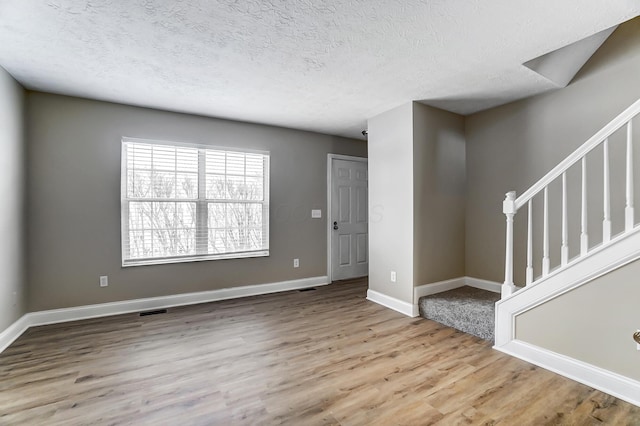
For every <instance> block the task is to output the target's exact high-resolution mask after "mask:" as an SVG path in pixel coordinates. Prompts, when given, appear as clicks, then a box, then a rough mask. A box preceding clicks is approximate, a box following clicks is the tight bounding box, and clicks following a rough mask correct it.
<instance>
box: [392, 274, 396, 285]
mask: <svg viewBox="0 0 640 426" xmlns="http://www.w3.org/2000/svg"><path fill="white" fill-rule="evenodd" d="M391 282H392V283H395V282H396V271H391Z"/></svg>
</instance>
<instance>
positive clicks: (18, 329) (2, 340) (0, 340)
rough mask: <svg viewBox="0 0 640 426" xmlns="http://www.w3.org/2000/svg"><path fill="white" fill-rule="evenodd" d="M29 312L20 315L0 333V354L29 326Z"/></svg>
mask: <svg viewBox="0 0 640 426" xmlns="http://www.w3.org/2000/svg"><path fill="white" fill-rule="evenodd" d="M28 315H29V314H25V315H23V316H21V317H20V318H19V319H18V320H17V321H16V322H14V323H13V324H11V325H10V326H9V327H7V328H6V329H5V330H4V331H3V332H2V333H0V354H1V353H2V352H3V351H4V350H5V349H7V348H8V347H9V345H11V344H12V343H13V342H14V341H15V340H16V339H17V338H18V337H20V336H21V335H22V333H24V332H25V331H27V329H28V328H29V318H28Z"/></svg>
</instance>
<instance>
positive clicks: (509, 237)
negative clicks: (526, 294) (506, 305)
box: [502, 99, 640, 299]
mask: <svg viewBox="0 0 640 426" xmlns="http://www.w3.org/2000/svg"><path fill="white" fill-rule="evenodd" d="M639 114H640V99H638V100H637V101H635V102H634V103H633V104H631V106H629V107H628V108H627V109H625V110H624V111H623V112H622V113H620V114H619V115H618V116H617V117H615V118H614V119H613V120H611V121H610V122H609V123H608V124H606V125H605V126H604V127H603V128H602V129H600V130H599V131H598V132H596V134H595V135H593V136H592V137H591V138H589V139H588V140H587V141H586V142H585V143H584V144H582V145H581V146H580V147H579V148H578V149H576V150H575V151H574V152H573V153H571V154H570V155H569V156H567V157H566V158H565V159H564V160H562V161H561V162H560V163H559V164H558V165H557V166H556V167H554V168H553V169H551V171H549V172H548V173H547V174H546V175H544V176H543V177H542V178H541V179H540V180H538V181H537V182H536V183H535V184H533V185H532V186H531V187H530V188H529V189H527V190H526V191H525V192H524V193H522V195H520V196H519V197H517V198H516V192H515V191H510V192H507V194H506V198H505V200H504V202H503V204H502V211H503V213H504V214H505V216H506V220H507V227H506V251H505V280H504V284H503V285H502V298H503V299H504V298H505V297H508V296H510V295H511V294H513V293H514V292H515V291H516V287H515V285H514V283H513V232H514V231H513V219H514V216H515V215H516V213H517V212H518V210H520V208H521V207H523V206H524V205H525V204H528V226H527V269H526V284H527V285H529V284H532V283H534V281H533V265H532V259H533V255H532V251H533V248H532V205H531V199H532V198H533V197H534V196H536V195H537V194H539V193H540V192H543V191H544V216H543V219H544V227H543V228H544V231H543V232H544V234H543V260H542V276H543V277H544V276H546V275H547V274H549V265H550V259H549V218H548V214H549V211H548V187H549V184H551V183H552V182H553V181H555V180H556V179H558V178H560V177H562V248H561V267H564V266H566V265H567V264H568V262H569V248H568V230H567V229H568V225H567V176H566V172H567V170H568V169H569V168H570V167H571V166H573V165H575V164H576V163H577V162H578V161H582V215H581V219H582V231H581V235H580V256H584V255H586V254H587V252H588V250H589V246H588V233H587V229H586V228H587V203H586V197H587V187H586V176H587V175H586V167H587V166H586V156H587V154H589V153H590V152H591V151H592V150H593V149H595V148H596V147H598V146H600V144H604V164H605V166H604V167H605V193H604V197H605V201H604V209H605V210H604V220H603V245H604V244H607V243H609V241H610V239H611V217H610V205H609V204H610V200H609V196H610V190H609V141H608V138H609V136H611V135H612V134H613V133H614V132H616V131H618V130H619V129H621V128H622V127H623V126H624V125H626V126H627V160H626V168H627V171H626V207H625V232H630V231H631V230H632V229H633V228H634V226H635V221H634V206H633V144H632V133H633V131H632V120H633V118H634V117H636V116H637V115H639Z"/></svg>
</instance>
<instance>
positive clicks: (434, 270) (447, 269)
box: [413, 103, 466, 303]
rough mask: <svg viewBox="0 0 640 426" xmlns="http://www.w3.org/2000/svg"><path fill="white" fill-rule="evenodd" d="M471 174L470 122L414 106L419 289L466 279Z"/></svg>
mask: <svg viewBox="0 0 640 426" xmlns="http://www.w3.org/2000/svg"><path fill="white" fill-rule="evenodd" d="M465 173H466V172H465V139H464V117H462V116H460V115H457V114H453V113H451V112H447V111H443V110H441V109H437V108H433V107H430V106H426V105H423V104H420V103H414V104H413V210H414V213H413V223H414V225H413V227H414V236H413V271H414V276H413V281H414V286H420V285H423V284H429V283H434V282H438V281H443V280H448V279H452V278H458V277H463V276H464V275H465V270H464V268H465V265H464V263H465V262H464V240H465V214H464V212H465V184H466V179H465ZM415 302H417V301H414V303H415Z"/></svg>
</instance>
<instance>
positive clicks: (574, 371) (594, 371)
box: [494, 100, 640, 405]
mask: <svg viewBox="0 0 640 426" xmlns="http://www.w3.org/2000/svg"><path fill="white" fill-rule="evenodd" d="M639 113H640V100H638V101H636V102H635V103H634V104H633V105H631V106H630V107H629V108H627V109H626V110H625V111H624V112H622V113H621V114H620V115H619V116H618V117H616V118H614V119H613V120H612V121H611V122H610V123H609V124H607V125H606V126H605V127H603V128H602V129H601V130H600V131H599V132H597V133H596V134H595V135H594V136H593V137H592V138H590V139H589V140H588V141H587V142H585V143H584V144H583V145H582V146H581V147H580V148H578V149H577V150H576V151H575V152H573V153H572V154H571V155H569V156H568V157H567V158H566V159H565V160H563V161H562V162H561V163H560V164H558V165H557V166H556V167H555V168H554V169H552V170H551V171H550V172H549V173H547V174H546V175H545V176H544V177H543V178H542V179H540V180H539V181H538V182H536V183H535V184H534V185H533V186H532V187H531V188H529V189H528V190H526V191H525V192H524V193H523V194H522V195H520V196H519V197H516V193H515V192H509V193H507V194H506V199H505V200H504V203H503V212H504V214H505V216H506V256H505V280H504V284H503V285H502V294H501V300H500V301H498V302H497V303H496V306H495V309H496V311H495V346H494V348H495V349H497V350H500V351H502V352H505V353H509V354H511V355H514V356H516V357H519V358H522V359H525V360H528V361H530V362H532V363H534V364H538V365H540V366H542V367H545V368H548V369H550V370H552V371H555V372H557V373H559V374H562V375H565V376H567V377H570V378H573V379H575V380H577V381H580V382H583V383H585V384H588V385H590V386H592V387H595V388H598V389H600V390H603V391H605V392H607V393H610V394H613V395H615V396H617V397H619V398H622V399H625V400H627V401H629V402H632V403H634V404H636V405H638V404H640V386H638V385H639V383H638V382H636V381H633V380H631V379H627V378H625V377H622V376H618V375H616V374H615V373H613V372H609V371H606V370H602V369H598V368H597V367H593V366H591V365H587V364H585V363H581V362H580V361H576V360H573V359H569V358H567V357H565V356H563V355H562V354H556V353H551V352H548V351H547V352H545V351H544V348H539V347H533V346H532V345H528V344H527V343H526V342H521V341H518V340H517V338H516V329H515V325H516V317H517V316H518V315H520V314H522V313H524V312H526V311H527V310H529V309H532V308H535V307H536V306H539V305H541V304H543V303H545V302H548V301H550V300H552V299H554V298H556V297H559V296H561V295H563V294H564V293H566V292H569V291H571V290H573V289H576V288H578V287H580V286H582V285H584V284H586V283H588V282H590V281H591V280H593V279H595V278H597V277H600V276H602V275H604V274H607V273H609V272H611V271H613V270H615V269H617V268H620V267H621V266H624V265H626V264H628V263H630V262H633V261H634V260H637V259H640V226H637V225H636V218H635V213H634V154H633V152H634V145H633V119H634V117H636V116H637V115H638V114H639ZM610 141H611V143H617V144H620V145H616V146H613V147H614V148H616V149H618V151H619V153H620V154H621V153H622V152H623V151H624V162H623V163H622V164H620V166H619V167H617V168H616V170H621V171H622V169H624V170H623V172H624V173H623V175H624V179H623V182H618V183H620V184H622V185H624V188H622V187H614V189H616V190H619V191H618V194H622V193H624V212H622V211H621V212H620V215H615V214H614V215H612V213H611V205H612V202H611V199H612V196H611V194H612V191H611V186H612V181H611V170H612V169H611V163H610V148H611V147H610ZM621 145H624V146H621ZM596 150H597V152H596V153H594V151H596ZM618 151H617V152H618ZM596 155H597V156H598V157H601V158H602V160H599V159H598V160H599V161H602V163H601V166H600V164H598V170H597V171H596V173H597V174H595V173H594V172H590V170H589V169H588V167H587V166H588V165H593V164H594V162H593V160H594V159H595V156H596ZM591 156H593V157H591ZM591 167H593V166H591ZM568 176H574V177H579V178H580V184H579V185H578V186H579V188H576V189H575V190H574V192H573V193H572V194H571V195H573V196H574V197H573V199H574V200H576V201H577V198H576V197H575V196H576V195H578V194H579V197H580V203H579V204H580V205H579V208H578V209H574V211H573V213H574V214H573V215H570V212H571V211H572V210H571V209H569V208H568V204H569V203H568V200H569V197H570V196H569V191H570V186H569V185H568ZM594 181H595V182H597V185H594V184H591V185H590V182H594ZM550 188H551V189H550ZM552 194H555V195H556V198H555V199H553V198H552V197H553V195H552ZM593 194H597V195H598V197H597V198H598V200H599V201H598V203H600V200H602V204H599V205H598V206H594V204H593V203H591V204H590V203H589V198H590V197H593V196H594V195H593ZM558 198H559V199H558ZM534 200H535V201H534ZM554 202H555V206H558V207H560V206H561V208H558V209H555V212H556V213H559V215H558V216H552V217H551V219H550V214H551V213H552V212H554V209H550V207H549V206H550V204H552V203H554ZM536 203H537V204H536ZM534 204H535V205H536V206H537V210H536V209H534V207H533V206H534ZM540 206H541V207H542V208H541V209H540V208H539V207H540ZM594 207H597V209H596V208H594ZM578 211H579V215H577V214H575V213H578ZM536 212H537V213H538V216H535V219H534V213H536ZM622 213H624V214H622ZM518 214H521V215H524V216H525V217H524V218H521V219H524V220H526V228H525V227H524V226H523V227H522V229H519V230H520V231H524V230H525V229H526V232H522V233H516V232H515V231H514V218H515V217H516V215H518ZM592 215H595V216H592ZM540 216H541V217H540ZM589 217H600V218H602V225H601V226H602V232H601V234H600V232H599V231H598V233H597V234H598V241H597V242H596V244H594V242H593V240H594V239H595V238H593V236H592V235H590V231H591V232H593V222H591V225H592V228H591V229H589V221H588V218H589ZM554 219H555V222H553V220H554ZM616 220H618V221H619V222H616ZM534 221H536V222H535V223H536V224H540V223H541V225H542V226H541V227H540V229H539V230H541V231H542V232H541V234H542V235H539V233H537V234H536V235H534V227H533V223H534ZM570 221H571V223H579V224H580V235H579V240H578V239H576V240H575V241H574V242H575V243H576V245H575V247H576V249H575V250H574V251H573V252H574V253H576V254H575V256H574V257H573V258H570V256H569V253H570V250H569V222H570ZM520 223H521V224H522V225H525V223H524V221H523V222H520ZM552 223H554V224H558V225H559V226H557V228H558V229H557V231H556V233H552V231H550V228H551V227H552V226H551V224H552ZM612 229H617V230H620V232H619V233H618V234H617V235H612ZM558 231H559V232H558ZM600 235H601V236H602V237H601V240H600V239H599V237H600ZM514 237H516V242H517V243H518V246H517V247H518V248H521V250H520V252H521V253H522V254H524V256H522V257H523V259H518V260H517V262H516V260H515V259H514ZM590 237H591V238H590ZM534 238H535V239H538V241H540V240H541V241H542V244H541V250H540V251H536V250H534V245H533V240H534ZM552 240H557V242H558V243H559V247H557V246H556V248H559V250H556V251H555V252H552V251H550V246H551V242H552ZM578 247H579V250H578ZM552 253H558V254H559V255H558V256H557V257H554V256H552ZM534 260H535V262H534ZM538 262H539V263H538ZM514 269H515V270H516V272H517V274H516V276H518V277H521V278H520V280H522V282H521V283H519V285H521V286H522V287H516V285H515V284H514ZM534 271H536V272H539V274H538V275H535V274H534ZM620 297H621V298H623V297H625V296H624V295H621V296H620ZM558 321H562V318H558ZM638 326H640V324H638ZM550 332H551V331H550Z"/></svg>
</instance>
